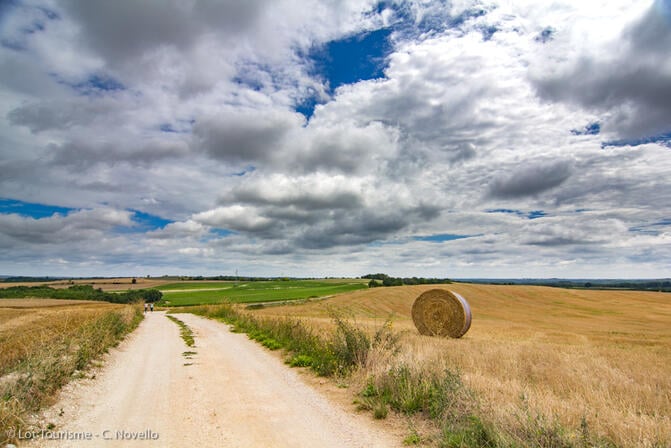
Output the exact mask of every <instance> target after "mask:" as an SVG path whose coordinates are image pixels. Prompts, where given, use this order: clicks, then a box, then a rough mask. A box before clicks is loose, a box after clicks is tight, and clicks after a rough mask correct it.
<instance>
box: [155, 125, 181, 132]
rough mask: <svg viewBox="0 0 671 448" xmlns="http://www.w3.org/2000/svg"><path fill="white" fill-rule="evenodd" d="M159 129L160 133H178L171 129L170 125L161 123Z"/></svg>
mask: <svg viewBox="0 0 671 448" xmlns="http://www.w3.org/2000/svg"><path fill="white" fill-rule="evenodd" d="M159 129H161V132H166V133H175V134H179V131H178V130H176V129H175V128H173V127H172V125H171V124H170V123H163V124H162V125H161V126H160V128H159Z"/></svg>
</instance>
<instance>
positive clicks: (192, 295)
mask: <svg viewBox="0 0 671 448" xmlns="http://www.w3.org/2000/svg"><path fill="white" fill-rule="evenodd" d="M367 282H368V280H365V279H364V280H358V279H338V280H335V279H329V280H270V281H250V282H230V281H229V282H223V281H222V282H183V283H169V284H167V285H162V286H160V287H158V289H159V290H160V291H161V292H162V293H163V300H161V302H160V303H159V305H163V306H187V305H205V304H212V303H222V302H233V303H258V302H272V301H278V300H298V299H308V298H313V297H324V296H331V295H334V294H340V293H344V292H349V291H355V290H357V289H365V288H367V287H368V283H367Z"/></svg>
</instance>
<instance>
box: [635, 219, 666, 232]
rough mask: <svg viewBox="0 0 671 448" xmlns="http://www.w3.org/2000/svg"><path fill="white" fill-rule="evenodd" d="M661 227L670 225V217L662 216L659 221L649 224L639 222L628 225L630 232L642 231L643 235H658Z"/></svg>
mask: <svg viewBox="0 0 671 448" xmlns="http://www.w3.org/2000/svg"><path fill="white" fill-rule="evenodd" d="M662 227H671V218H664V219H662V220H661V221H657V222H653V223H650V224H641V225H640V226H634V227H630V228H629V231H630V232H635V233H642V234H644V235H654V236H657V235H660V234H661V233H662V229H661V228H662Z"/></svg>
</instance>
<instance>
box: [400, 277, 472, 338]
mask: <svg viewBox="0 0 671 448" xmlns="http://www.w3.org/2000/svg"><path fill="white" fill-rule="evenodd" d="M412 321H413V322H414V323H415V326H416V327H417V330H419V333H420V334H423V335H427V336H443V337H445V336H449V337H451V338H460V337H462V336H463V335H465V334H466V332H467V331H468V329H469V328H471V307H470V306H469V305H468V302H466V299H464V298H463V297H462V296H460V295H459V294H457V293H456V292H452V291H447V290H444V289H431V290H429V291H426V292H424V293H422V294H421V295H420V296H419V297H417V299H415V303H413V304H412Z"/></svg>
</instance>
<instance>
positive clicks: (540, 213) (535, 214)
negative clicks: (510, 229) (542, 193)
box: [485, 208, 547, 219]
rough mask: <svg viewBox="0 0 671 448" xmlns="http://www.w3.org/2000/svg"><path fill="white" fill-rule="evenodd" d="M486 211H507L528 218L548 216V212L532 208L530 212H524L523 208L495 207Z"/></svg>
mask: <svg viewBox="0 0 671 448" xmlns="http://www.w3.org/2000/svg"><path fill="white" fill-rule="evenodd" d="M485 213H507V214H511V215H517V216H519V217H521V218H527V219H538V218H543V217H545V216H547V213H545V212H544V211H543V210H532V211H530V212H524V211H522V210H515V209H511V208H493V209H489V210H485Z"/></svg>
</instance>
